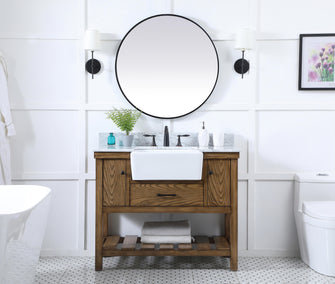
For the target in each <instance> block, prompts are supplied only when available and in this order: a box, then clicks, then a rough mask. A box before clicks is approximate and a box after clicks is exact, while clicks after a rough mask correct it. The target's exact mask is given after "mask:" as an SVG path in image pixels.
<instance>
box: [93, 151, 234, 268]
mask: <svg viewBox="0 0 335 284" xmlns="http://www.w3.org/2000/svg"><path fill="white" fill-rule="evenodd" d="M94 157H95V159H96V232H95V269H96V270H102V264H103V257H107V256H121V255H127V256H139V255H143V256H147V255H153V256H166V255H173V256H224V257H230V269H231V270H233V271H236V270H237V259H238V257H237V249H238V248H237V233H238V231H237V217H238V216H237V212H238V207H237V193H238V190H237V181H238V177H237V160H238V158H239V153H238V152H207V153H206V152H204V163H203V176H202V180H200V181H133V180H132V179H131V168H130V153H129V152H95V153H94ZM183 185H184V186H183ZM142 188H143V189H144V190H143V192H146V194H147V196H148V198H147V199H143V200H142V201H141V200H137V201H136V202H135V201H133V202H132V200H131V198H135V197H136V198H138V197H139V196H140V193H139V191H140V190H141V189H142ZM192 188H193V189H194V190H195V192H194V194H193V193H191V194H190V190H192ZM132 189H133V192H132ZM158 192H159V193H158ZM156 193H157V198H165V197H166V198H167V199H164V202H161V203H160V202H156V199H155V194H156ZM169 198H170V199H169ZM169 200H170V201H169ZM158 201H159V199H158ZM131 204H133V206H131ZM158 204H161V205H160V206H158ZM194 204H196V205H194ZM109 213H221V214H225V235H224V236H214V237H203V236H202V237H196V238H195V239H196V240H195V242H194V243H193V244H192V245H190V244H160V245H155V244H141V242H140V238H139V237H137V236H126V237H120V236H108V214H109Z"/></svg>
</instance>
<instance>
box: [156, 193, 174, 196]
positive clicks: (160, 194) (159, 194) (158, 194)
mask: <svg viewBox="0 0 335 284" xmlns="http://www.w3.org/2000/svg"><path fill="white" fill-rule="evenodd" d="M157 196H177V194H173V193H172V194H162V193H157Z"/></svg>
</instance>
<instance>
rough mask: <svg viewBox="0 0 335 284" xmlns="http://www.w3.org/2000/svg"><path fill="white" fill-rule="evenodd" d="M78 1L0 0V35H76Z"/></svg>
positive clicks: (80, 18) (79, 19)
mask: <svg viewBox="0 0 335 284" xmlns="http://www.w3.org/2000/svg"><path fill="white" fill-rule="evenodd" d="M83 4H84V3H83V1H81V0H71V1H68V0H48V1H44V0H30V1H22V0H10V1H6V0H3V1H1V8H0V37H35V38H40V37H44V38H57V37H58V38H59V37H75V36H78V35H79V34H80V32H81V31H80V27H81V23H82V21H83V16H84V9H83V7H84V5H83Z"/></svg>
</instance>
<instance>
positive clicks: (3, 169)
mask: <svg viewBox="0 0 335 284" xmlns="http://www.w3.org/2000/svg"><path fill="white" fill-rule="evenodd" d="M13 135H15V128H14V124H13V122H12V116H11V112H10V106H9V99H8V87H7V77H6V74H5V72H4V69H3V67H2V65H1V64H0V184H11V166H10V148H9V139H8V136H13Z"/></svg>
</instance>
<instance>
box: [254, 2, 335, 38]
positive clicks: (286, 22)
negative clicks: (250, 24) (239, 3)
mask: <svg viewBox="0 0 335 284" xmlns="http://www.w3.org/2000/svg"><path fill="white" fill-rule="evenodd" d="M259 5H260V14H259V22H260V31H261V32H265V33H297V34H298V33H320V32H322V33H327V32H328V33H332V32H334V28H333V26H332V25H333V19H332V18H333V17H332V14H331V12H330V11H333V10H334V9H335V2H334V1H333V0H324V1H322V2H316V1H313V0H296V1H290V0H283V1H276V0H259Z"/></svg>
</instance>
